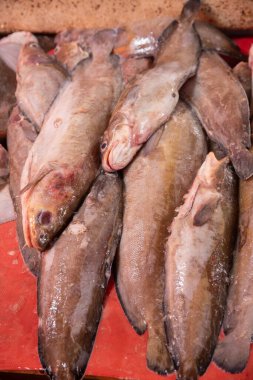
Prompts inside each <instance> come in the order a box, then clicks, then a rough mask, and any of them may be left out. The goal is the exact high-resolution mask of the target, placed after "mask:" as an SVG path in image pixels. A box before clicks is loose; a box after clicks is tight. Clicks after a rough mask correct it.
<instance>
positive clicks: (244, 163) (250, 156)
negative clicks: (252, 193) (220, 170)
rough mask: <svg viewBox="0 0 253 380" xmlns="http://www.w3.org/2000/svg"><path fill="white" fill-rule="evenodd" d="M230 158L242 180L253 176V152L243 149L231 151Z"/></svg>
mask: <svg viewBox="0 0 253 380" xmlns="http://www.w3.org/2000/svg"><path fill="white" fill-rule="evenodd" d="M230 158H231V161H232V164H233V166H234V168H235V171H236V173H237V174H238V176H239V177H240V178H242V179H248V178H250V177H251V176H252V175H253V152H251V151H249V150H247V149H246V148H244V147H242V148H241V149H240V150H235V151H231V152H230Z"/></svg>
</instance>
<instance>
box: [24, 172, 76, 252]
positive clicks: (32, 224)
mask: <svg viewBox="0 0 253 380" xmlns="http://www.w3.org/2000/svg"><path fill="white" fill-rule="evenodd" d="M80 177H81V173H80V170H74V169H70V168H69V169H64V170H53V171H51V172H50V173H48V174H47V175H45V176H44V177H43V178H42V179H40V181H39V182H38V183H37V184H36V185H34V186H33V187H31V188H30V189H28V190H27V191H26V192H25V193H24V194H22V195H21V200H22V211H23V228H24V236H25V240H26V243H27V245H28V246H29V247H34V248H36V249H38V250H40V251H44V250H45V249H46V248H47V246H48V245H49V243H50V242H51V241H52V240H53V238H54V237H55V236H56V235H57V233H58V232H59V231H60V230H62V228H63V227H64V226H65V224H66V221H67V220H68V218H69V217H70V216H71V215H72V213H73V211H74V209H75V207H76V206H77V203H78V199H79V198H78V194H79V193H80V192H81V186H80V180H79V178H80ZM78 181H79V182H78ZM77 193H78V194H77ZM76 195H77V196H76Z"/></svg>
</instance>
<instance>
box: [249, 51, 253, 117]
mask: <svg viewBox="0 0 253 380" xmlns="http://www.w3.org/2000/svg"><path fill="white" fill-rule="evenodd" d="M249 67H250V69H251V100H250V116H253V90H252V89H253V45H251V47H250V50H249Z"/></svg>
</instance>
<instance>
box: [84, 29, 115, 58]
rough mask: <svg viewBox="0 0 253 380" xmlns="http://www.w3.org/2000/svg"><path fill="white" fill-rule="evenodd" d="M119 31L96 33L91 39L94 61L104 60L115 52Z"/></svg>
mask: <svg viewBox="0 0 253 380" xmlns="http://www.w3.org/2000/svg"><path fill="white" fill-rule="evenodd" d="M117 35H118V31H117V29H103V30H100V31H98V32H97V33H95V34H94V35H93V36H92V37H91V39H90V42H89V44H90V47H91V51H92V56H93V59H96V60H103V59H105V57H106V56H109V55H110V54H111V52H112V51H113V48H114V45H115V43H116V39H117Z"/></svg>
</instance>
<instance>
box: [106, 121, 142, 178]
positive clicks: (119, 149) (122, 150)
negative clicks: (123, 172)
mask: <svg viewBox="0 0 253 380" xmlns="http://www.w3.org/2000/svg"><path fill="white" fill-rule="evenodd" d="M140 148H141V145H136V144H134V142H133V138H132V128H131V126H130V125H129V124H128V123H122V124H117V126H116V128H114V127H113V125H110V126H109V128H108V130H106V131H105V133H104V136H103V139H102V142H101V145H100V151H101V155H102V166H103V169H104V170H105V171H107V172H113V171H116V170H120V169H123V168H124V167H126V166H127V165H128V164H129V162H130V161H131V160H132V158H133V157H134V155H135V154H136V152H137V151H138V150H139V149H140Z"/></svg>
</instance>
